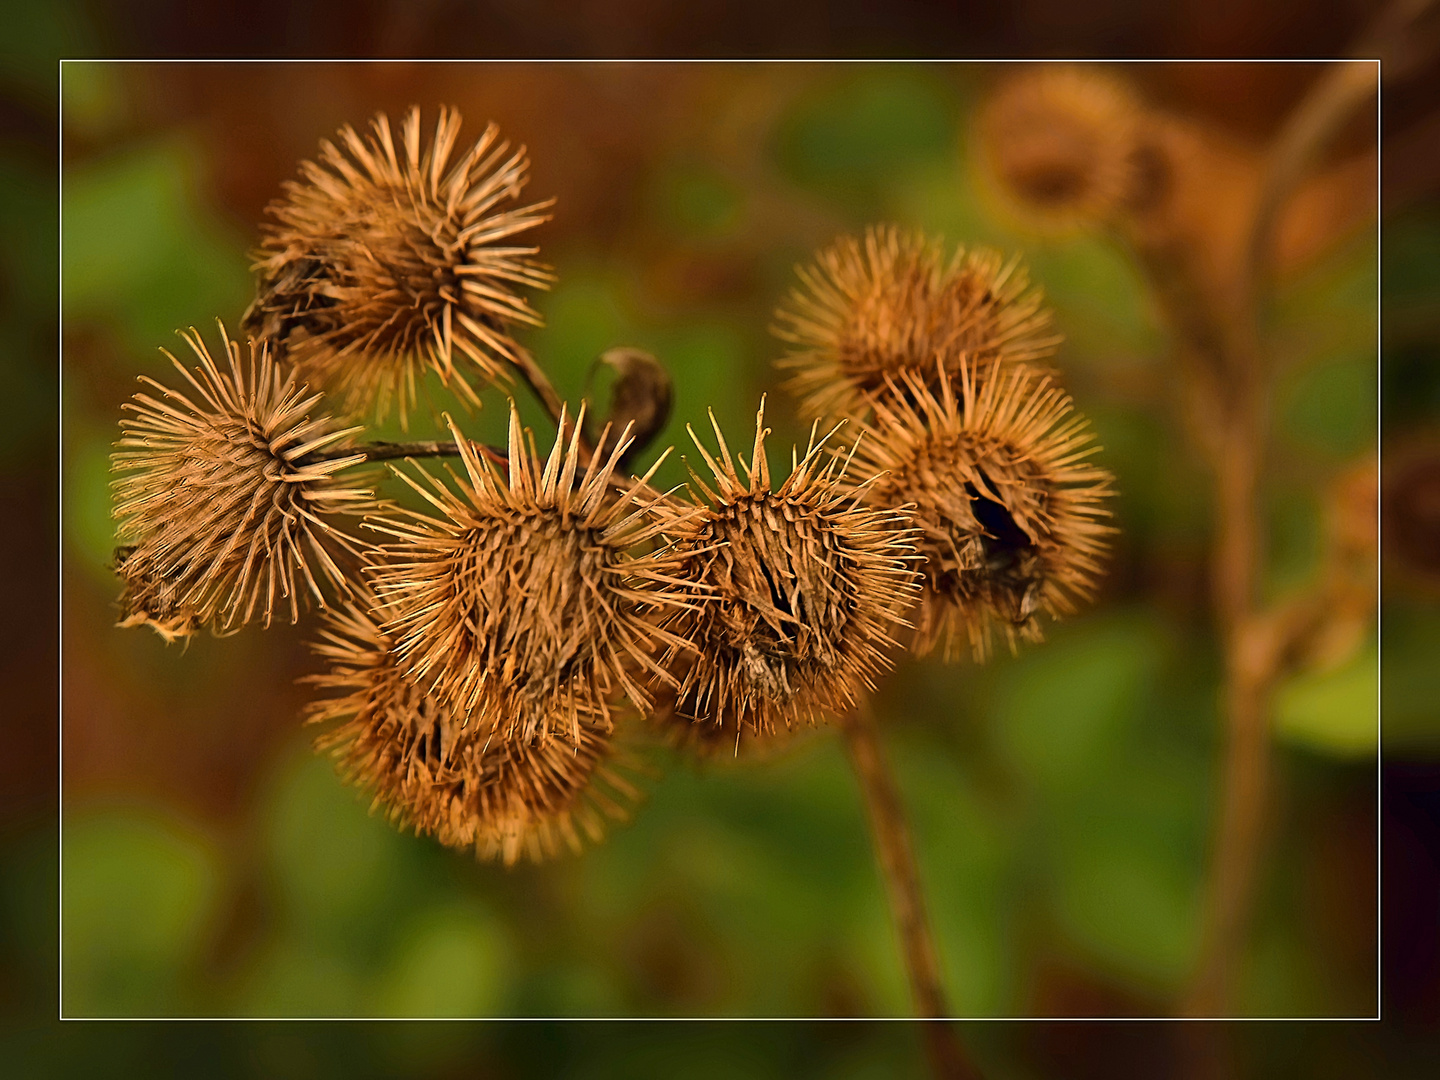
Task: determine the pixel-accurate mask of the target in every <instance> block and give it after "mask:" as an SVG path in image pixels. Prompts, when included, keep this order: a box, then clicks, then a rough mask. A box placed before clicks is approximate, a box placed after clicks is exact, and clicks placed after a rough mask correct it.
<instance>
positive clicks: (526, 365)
mask: <svg viewBox="0 0 1440 1080" xmlns="http://www.w3.org/2000/svg"><path fill="white" fill-rule="evenodd" d="M510 366H511V367H512V368H514V369H515V373H516V374H517V375H519V376H520V378H521V380H522V381H523V382H524V383H525V385H526V386H528V387H529V388H530V392H531V393H533V394H534V395H535V397H536V399H537V400H538V401H539V402H540V404H541V405H542V406H544V408H545V412H546V413H548V414H549V416H550V420H551V422H552V423H553V424H554V425H555V429H556V430H557V431H560V430H561V428H562V427H563V428H564V429H566V430H565V431H564V432H563V434H564V435H565V437H566V438H569V437H570V432H569V430H568V429H569V428H570V426H571V425H572V424H574V422H575V417H574V415H573V414H572V413H570V412H569V410H567V409H566V408H565V401H564V399H563V398H561V397H560V394H559V392H558V391H557V390H556V389H555V384H554V383H552V382H551V381H550V376H548V375H546V374H545V369H544V368H542V367H541V366H540V365H539V364H537V363H536V362H535V357H533V356H531V355H530V352H529V350H527V349H523V348H518V347H517V348H516V349H515V350H514V355H513V356H512V357H511V358H510ZM592 453H594V447H592V446H591V445H590V440H589V439H587V438H586V437H585V433H584V432H581V433H580V462H581V464H582V465H588V464H589V463H590V455H591V454H592Z"/></svg>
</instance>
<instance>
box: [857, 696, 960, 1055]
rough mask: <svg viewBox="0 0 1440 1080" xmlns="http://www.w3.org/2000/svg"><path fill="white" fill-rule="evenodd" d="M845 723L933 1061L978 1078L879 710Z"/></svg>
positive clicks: (861, 712)
mask: <svg viewBox="0 0 1440 1080" xmlns="http://www.w3.org/2000/svg"><path fill="white" fill-rule="evenodd" d="M840 728H841V730H842V731H843V732H844V734H845V747H846V750H847V751H848V752H849V755H850V763H851V765H852V766H853V767H854V769H855V777H856V779H857V780H858V781H859V782H860V793H861V796H862V797H863V798H864V801H865V811H866V815H867V816H868V817H869V819H870V833H871V836H872V838H873V839H874V843H875V855H876V861H877V863H878V864H879V867H880V873H881V877H882V878H883V879H884V881H885V894H886V899H887V900H888V901H889V904H890V914H891V916H892V918H893V919H894V920H895V931H896V933H897V934H898V935H899V937H900V952H901V955H902V956H903V957H904V961H905V971H906V974H907V975H908V976H909V981H910V992H911V994H912V996H913V997H914V1000H915V1012H916V1015H917V1016H919V1017H921V1018H922V1019H923V1020H925V1021H926V1023H925V1024H924V1026H923V1029H922V1033H923V1035H924V1038H925V1047H926V1052H927V1054H928V1056H929V1058H930V1062H931V1066H932V1068H933V1070H934V1073H935V1075H936V1076H937V1077H941V1078H945V1080H952V1078H953V1080H978V1077H979V1075H980V1074H979V1073H978V1072H977V1071H976V1070H975V1067H974V1066H973V1065H972V1064H970V1062H969V1059H968V1058H967V1056H966V1054H965V1051H964V1048H963V1047H962V1046H961V1044H960V1039H959V1036H958V1034H957V1033H956V1030H955V1024H954V1023H953V1022H947V1021H945V1020H944V1019H943V1018H944V1017H947V1016H949V1015H950V1005H949V1003H948V1002H947V1000H946V998H945V990H944V987H943V986H942V985H941V982H940V964H939V960H938V959H937V954H936V951H935V939H934V937H933V935H932V934H931V932H930V923H929V920H928V919H927V918H926V915H925V902H924V896H923V894H922V892H921V889H920V874H919V869H918V867H917V866H916V862H915V850H914V846H913V844H912V843H911V840H910V827H909V824H908V823H907V821H906V819H905V810H904V808H903V806H902V805H901V802H900V792H899V789H898V787H897V786H896V784H895V778H894V776H893V775H892V773H891V772H890V768H889V765H888V763H887V762H886V761H885V756H884V754H883V752H882V751H881V748H880V739H879V734H878V732H877V731H876V725H875V715H874V713H873V712H872V711H871V709H870V705H869V703H868V702H866V703H864V704H862V705H860V706H859V707H857V708H855V709H853V710H851V712H850V713H849V714H848V715H846V716H845V717H843V718H842V719H841V722H840Z"/></svg>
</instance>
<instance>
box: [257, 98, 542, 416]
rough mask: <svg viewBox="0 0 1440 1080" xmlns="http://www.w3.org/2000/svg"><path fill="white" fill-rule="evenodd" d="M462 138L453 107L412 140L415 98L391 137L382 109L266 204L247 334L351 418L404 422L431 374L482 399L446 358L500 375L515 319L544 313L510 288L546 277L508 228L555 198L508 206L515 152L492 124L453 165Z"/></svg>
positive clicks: (514, 187)
mask: <svg viewBox="0 0 1440 1080" xmlns="http://www.w3.org/2000/svg"><path fill="white" fill-rule="evenodd" d="M459 133H460V114H459V113H458V112H456V111H455V110H453V109H441V110H440V119H439V122H438V123H437V124H436V127H435V137H434V138H433V139H432V140H431V141H430V143H429V144H428V145H427V146H425V147H423V148H422V147H421V137H420V110H419V109H418V108H414V109H411V111H410V113H409V115H407V116H406V118H405V123H404V125H403V128H402V130H401V133H400V140H399V142H398V143H397V142H396V140H395V138H394V137H393V136H392V134H391V130H390V122H389V120H388V119H387V118H386V116H385V115H384V114H383V113H381V114H379V115H377V116H376V118H375V120H374V122H373V123H372V125H371V133H370V135H369V136H368V137H367V138H363V139H362V138H361V137H360V136H359V135H358V134H356V132H355V131H354V129H352V128H350V127H348V126H347V127H344V128H342V129H341V130H340V135H339V145H336V144H335V143H331V142H330V141H329V140H325V141H322V142H321V144H320V146H321V152H320V158H319V161H318V162H311V161H307V162H304V163H303V164H302V165H301V167H300V168H301V173H302V175H303V180H302V181H300V182H293V181H292V182H289V183H287V184H286V185H285V196H284V198H282V199H281V200H279V201H277V202H275V203H273V204H271V206H270V207H269V213H270V215H271V216H272V217H273V218H274V221H273V222H272V223H270V224H268V225H266V226H265V229H264V235H263V238H262V241H261V246H260V250H259V251H258V252H257V253H256V263H255V269H256V270H257V271H258V273H259V290H258V295H257V297H256V299H255V302H254V303H253V304H252V305H251V308H250V310H249V312H247V313H246V321H245V326H246V329H247V330H249V331H250V332H251V333H254V334H256V335H257V336H261V337H265V338H269V339H271V340H272V341H274V342H275V343H276V347H277V349H278V351H279V352H280V353H281V355H282V358H283V359H284V360H285V361H286V362H288V363H290V364H293V365H294V366H295V367H296V368H297V369H298V370H299V371H300V372H301V374H302V377H303V378H305V379H307V380H309V381H311V382H313V383H319V384H321V385H324V386H326V387H327V388H333V389H335V390H337V391H339V392H341V393H342V394H343V395H344V401H345V407H346V409H347V410H349V411H350V412H351V413H353V414H357V415H358V414H361V413H373V414H374V415H375V416H376V417H377V418H378V419H381V420H383V419H384V418H385V416H386V415H387V414H388V411H389V408H390V405H391V403H392V402H394V403H396V404H398V406H399V411H400V417H401V421H402V423H403V422H405V420H406V418H407V415H408V412H409V410H410V408H411V406H412V405H413V404H414V402H415V399H416V394H417V384H418V383H419V382H420V380H421V379H422V378H423V377H424V375H425V373H426V372H427V371H433V372H435V373H437V374H438V375H439V376H440V378H441V379H442V380H443V381H444V382H445V384H446V385H447V386H449V387H451V388H452V389H454V390H455V391H457V392H458V393H459V394H460V395H461V396H462V397H463V398H464V399H465V400H466V401H468V402H469V403H471V404H478V402H479V399H478V397H477V395H476V393H475V390H474V388H473V387H472V386H471V384H470V382H469V378H468V377H467V374H466V372H465V371H464V370H462V365H460V364H457V359H463V361H465V362H466V363H467V364H468V366H469V369H470V372H471V373H472V374H473V375H475V376H478V377H479V379H480V380H481V381H482V382H491V381H494V380H496V379H499V378H501V377H502V375H503V374H504V371H505V368H504V366H503V362H504V361H506V360H508V359H511V358H513V357H514V356H515V355H516V350H518V349H519V348H520V346H519V345H517V344H516V342H515V341H514V339H513V337H512V336H511V328H512V327H513V326H514V325H515V324H530V325H538V324H539V322H540V317H539V315H537V314H536V312H535V311H534V309H533V308H532V307H531V306H530V304H529V302H528V301H527V300H525V299H524V298H523V297H522V296H521V295H519V292H520V290H521V289H526V288H540V289H544V288H548V287H549V284H550V282H551V281H553V280H554V278H553V275H552V274H551V273H550V272H549V270H548V268H547V267H545V266H543V265H542V264H540V263H538V262H536V261H535V260H534V259H533V258H532V256H534V255H535V254H536V252H537V251H538V250H539V249H538V248H535V247H526V246H519V245H517V244H516V237H517V236H518V235H519V234H520V233H523V232H525V231H526V230H528V229H531V228H534V227H535V226H536V225H538V224H540V223H541V222H543V221H547V220H549V215H548V214H547V213H545V212H544V211H545V210H546V208H547V207H549V206H550V205H551V203H549V202H544V203H533V204H531V205H528V206H519V207H510V208H509V209H506V208H505V207H506V206H507V204H509V203H512V202H514V201H515V200H516V199H517V198H518V196H519V194H520V191H521V189H522V188H523V187H524V186H525V182H526V180H527V179H528V176H527V173H528V170H529V161H528V159H527V158H526V156H525V151H524V149H523V148H522V149H520V150H517V151H514V152H513V153H512V152H511V149H510V144H509V143H506V142H501V141H500V140H499V135H498V130H497V128H496V127H495V125H494V124H491V125H490V126H489V127H487V128H486V129H485V133H484V134H483V135H482V136H481V137H480V139H479V141H478V142H476V143H475V145H474V146H472V147H471V148H470V149H469V150H468V151H467V152H466V153H464V154H463V155H461V156H460V157H459V158H458V159H456V160H455V161H454V162H453V163H452V161H451V158H452V155H453V153H454V150H455V146H456V140H457V139H458V137H459ZM457 354H458V356H457Z"/></svg>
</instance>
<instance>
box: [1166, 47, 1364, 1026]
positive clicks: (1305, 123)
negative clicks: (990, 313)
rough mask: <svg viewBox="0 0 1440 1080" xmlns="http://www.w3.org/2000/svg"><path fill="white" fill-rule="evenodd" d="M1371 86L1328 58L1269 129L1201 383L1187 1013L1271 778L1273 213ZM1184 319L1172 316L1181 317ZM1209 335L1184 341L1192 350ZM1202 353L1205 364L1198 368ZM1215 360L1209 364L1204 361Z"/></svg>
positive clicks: (1212, 982)
mask: <svg viewBox="0 0 1440 1080" xmlns="http://www.w3.org/2000/svg"><path fill="white" fill-rule="evenodd" d="M1375 88H1376V79H1375V68H1374V67H1373V66H1372V65H1370V64H1364V63H1346V64H1338V65H1335V66H1334V67H1332V68H1331V69H1330V70H1329V71H1327V72H1326V73H1325V75H1323V76H1322V77H1321V78H1320V79H1319V80H1318V82H1317V83H1316V84H1315V86H1314V87H1312V89H1311V91H1310V93H1309V94H1307V95H1306V97H1305V98H1304V99H1303V100H1302V101H1301V102H1300V104H1299V105H1298V106H1297V107H1296V109H1295V111H1294V113H1293V114H1292V115H1291V117H1290V119H1289V120H1288V121H1287V123H1286V124H1285V126H1284V127H1283V128H1282V129H1281V131H1280V133H1279V134H1278V135H1277V137H1276V139H1275V142H1274V145H1273V148H1272V151H1271V155H1270V160H1269V164H1268V166H1267V169H1266V172H1265V175H1264V177H1263V179H1262V182H1261V187H1260V191H1259V194H1258V196H1257V199H1256V205H1255V210H1254V213H1253V216H1252V219H1251V223H1250V228H1249V233H1248V242H1247V244H1246V247H1245V250H1244V257H1243V265H1242V266H1241V268H1240V272H1239V275H1238V279H1237V290H1236V293H1235V294H1234V297H1233V305H1234V306H1233V309H1232V311H1230V312H1228V313H1227V312H1218V313H1216V314H1217V315H1218V316H1219V318H1218V319H1216V320H1207V321H1218V322H1219V323H1220V324H1221V325H1224V326H1226V327H1227V328H1228V329H1227V332H1226V333H1224V334H1223V337H1222V343H1223V348H1222V353H1221V356H1220V357H1219V360H1220V364H1219V367H1220V369H1221V370H1220V371H1219V372H1216V374H1217V375H1218V376H1219V377H1218V378H1216V379H1215V381H1214V382H1212V383H1210V384H1209V385H1203V384H1197V385H1196V387H1195V389H1196V391H1197V392H1198V393H1201V394H1206V395H1207V396H1208V397H1209V399H1210V402H1211V410H1212V411H1211V412H1210V419H1211V421H1212V423H1214V424H1215V425H1216V431H1215V432H1214V435H1215V436H1217V437H1213V438H1211V439H1209V440H1207V442H1208V446H1209V449H1210V451H1211V455H1212V459H1213V466H1214V470H1215V515H1216V537H1215V544H1214V549H1213V553H1212V560H1211V582H1212V589H1213V599H1214V605H1215V613H1216V617H1217V621H1218V623H1219V629H1220V634H1221V639H1222V643H1223V649H1224V657H1225V691H1224V709H1225V741H1226V748H1225V757H1224V762H1223V766H1222V772H1221V780H1220V784H1221V787H1220V801H1219V805H1218V808H1217V815H1216V820H1215V833H1214V836H1215V846H1214V851H1213V854H1212V862H1211V868H1210V873H1209V876H1208V878H1207V881H1206V888H1205V897H1204V915H1203V925H1202V936H1201V946H1200V959H1199V963H1198V965H1197V967H1196V970H1195V974H1194V976H1193V980H1192V982H1191V985H1190V987H1189V990H1188V992H1187V994H1186V997H1185V1000H1184V1002H1183V1005H1182V1011H1183V1012H1184V1013H1185V1014H1186V1015H1190V1016H1221V1015H1225V1014H1226V1013H1228V1012H1229V1011H1231V1003H1232V992H1233V987H1234V984H1235V980H1236V975H1237V969H1238V967H1239V964H1240V959H1241V955H1242V953H1243V951H1244V944H1245V939H1246V932H1247V929H1248V925H1249V916H1250V909H1251V907H1252V901H1253V897H1254V894H1255V891H1256V879H1257V876H1258V868H1259V864H1260V855H1261V852H1262V851H1263V849H1264V836H1265V828H1264V825H1265V811H1266V806H1267V803H1268V800H1269V789H1270V732H1269V726H1270V698H1271V692H1272V690H1273V688H1274V685H1275V683H1276V681H1277V679H1278V678H1279V677H1280V674H1281V671H1280V665H1281V663H1282V661H1283V657H1284V655H1285V653H1286V651H1287V650H1286V649H1285V648H1284V647H1283V645H1282V643H1279V642H1277V641H1276V640H1275V639H1274V630H1275V628H1276V627H1277V626H1278V625H1279V624H1278V622H1277V620H1276V619H1274V618H1272V617H1271V616H1270V615H1269V614H1268V613H1266V612H1264V611H1261V610H1259V609H1258V608H1257V604H1256V592H1257V589H1256V585H1257V581H1258V578H1259V561H1260V524H1259V519H1258V484H1259V476H1260V470H1261V463H1262V460H1263V457H1264V444H1265V413H1266V408H1267V405H1268V391H1269V374H1270V373H1269V370H1268V365H1267V364H1266V362H1265V357H1264V354H1263V349H1262V347H1261V345H1260V324H1261V312H1262V308H1263V292H1264V287H1265V284H1266V279H1267V274H1268V268H1269V264H1270V261H1271V259H1272V257H1273V250H1274V241H1275V230H1276V225H1277V222H1278V219H1279V217H1280V214H1281V213H1282V212H1283V210H1284V208H1285V206H1286V205H1287V203H1288V201H1289V199H1290V197H1291V195H1293V194H1294V192H1295V190H1296V188H1297V187H1298V185H1299V183H1300V182H1301V181H1302V180H1303V179H1304V177H1305V175H1306V172H1307V171H1308V170H1309V169H1310V168H1311V167H1313V165H1314V164H1315V162H1316V161H1318V160H1319V158H1320V157H1321V154H1322V153H1323V150H1324V148H1325V145H1326V144H1327V143H1328V142H1329V141H1330V140H1331V139H1332V138H1333V137H1334V136H1335V134H1336V133H1338V132H1339V131H1340V129H1341V128H1342V127H1343V126H1344V124H1345V122H1346V121H1347V120H1348V119H1349V118H1350V117H1351V116H1352V115H1354V112H1355V110H1356V109H1357V108H1358V107H1359V106H1360V105H1361V104H1363V103H1364V101H1365V100H1366V99H1367V98H1368V97H1369V95H1370V94H1371V93H1373V92H1374V90H1375ZM1184 325H1185V321H1184V320H1177V326H1180V327H1182V328H1183V326H1184ZM1214 344H1215V342H1214V341H1213V340H1207V341H1194V340H1191V341H1187V342H1185V343H1184V347H1185V348H1187V349H1189V350H1192V351H1209V350H1210V349H1211V348H1213V346H1214ZM1204 366H1205V365H1203V364H1202V368H1203V367H1204ZM1211 370H1212V371H1213V367H1212V369H1211Z"/></svg>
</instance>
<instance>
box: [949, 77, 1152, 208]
mask: <svg viewBox="0 0 1440 1080" xmlns="http://www.w3.org/2000/svg"><path fill="white" fill-rule="evenodd" d="M1143 119H1144V112H1143V109H1142V108H1141V106H1140V103H1139V102H1138V101H1137V100H1136V98H1135V95H1134V93H1133V92H1132V91H1131V90H1130V88H1129V87H1128V86H1127V85H1125V84H1124V83H1122V82H1120V81H1118V80H1116V79H1113V78H1111V77H1109V76H1107V75H1105V74H1103V73H1101V72H1099V71H1096V70H1094V69H1088V68H1074V67H1068V66H1050V65H1046V66H1044V67H1040V68H1032V69H1030V70H1028V71H1025V72H1024V73H1023V74H1020V75H1017V76H1015V77H1014V78H1012V79H1010V80H1009V81H1008V82H1006V83H1005V84H1003V85H1002V86H1001V87H1000V88H999V89H998V90H997V91H996V93H995V94H994V95H993V96H992V97H991V98H990V100H989V101H988V102H987V103H986V105H985V107H984V109H983V110H982V111H981V113H980V117H979V122H978V130H977V136H978V137H977V142H978V146H979V151H980V158H981V161H982V163H983V166H984V169H985V171H986V173H988V175H989V176H990V177H991V178H993V179H994V180H995V181H997V182H998V184H999V187H1000V189H1001V192H1002V193H1003V195H1004V196H1005V197H1006V199H1007V201H1009V202H1011V203H1013V204H1015V205H1016V209H1018V210H1019V211H1020V212H1021V213H1023V214H1025V215H1026V216H1027V217H1030V218H1033V219H1036V221H1037V223H1038V224H1041V225H1045V226H1049V227H1057V226H1058V227H1063V226H1066V225H1070V224H1080V223H1087V222H1096V221H1108V220H1110V219H1112V218H1114V217H1115V216H1117V215H1118V214H1120V213H1122V212H1123V211H1124V210H1126V209H1127V208H1128V207H1129V206H1131V205H1133V204H1136V203H1144V202H1146V201H1147V200H1148V199H1150V198H1151V197H1152V196H1153V193H1152V192H1151V191H1150V187H1151V186H1153V184H1154V183H1156V182H1157V181H1158V180H1161V179H1163V178H1159V177H1154V176H1151V175H1150V171H1149V170H1148V168H1147V164H1148V161H1149V158H1148V155H1147V152H1146V147H1145V140H1144V138H1143V134H1142V132H1143Z"/></svg>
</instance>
